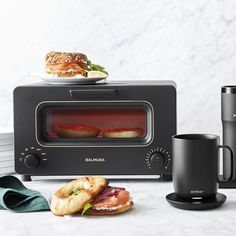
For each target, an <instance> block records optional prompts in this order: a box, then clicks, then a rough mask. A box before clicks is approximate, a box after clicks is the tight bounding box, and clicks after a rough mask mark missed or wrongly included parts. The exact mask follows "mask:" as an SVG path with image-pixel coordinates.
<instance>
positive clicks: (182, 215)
mask: <svg viewBox="0 0 236 236" xmlns="http://www.w3.org/2000/svg"><path fill="white" fill-rule="evenodd" d="M66 182H68V180H34V181H32V182H25V183H24V184H25V185H26V186H27V187H28V188H32V189H35V190H38V191H40V192H41V193H42V194H45V195H47V196H50V195H51V194H52V193H53V192H54V191H55V190H57V189H58V188H59V187H61V186H62V185H63V184H64V183H66ZM110 184H111V185H116V186H124V187H126V188H127V189H128V190H130V192H131V194H132V197H133V200H134V203H135V207H134V208H133V209H132V210H131V211H129V212H126V213H124V214H121V215H117V216H112V217H91V216H65V217H58V216H54V215H53V214H52V213H51V212H49V211H47V212H33V213H13V212H9V211H6V210H1V211H0V232H1V236H15V235H17V236H28V235H34V236H37V235H40V236H44V235H57V236H65V235H89V236H90V235H112V236H113V235H122V236H126V235H129V236H130V235H135V236H138V235H142V236H143V235H161V236H163V235H172V236H173V235H182V236H183V235H192V236H194V235H196V236H198V235H201V236H203V235H208V236H209V235H214V236H216V235H221V236H223V235H234V234H235V233H236V223H235V222H236V189H220V191H219V192H221V193H224V194H226V195H227V201H226V203H225V204H224V205H223V206H222V207H221V208H218V209H214V210H208V211H184V210H179V209H176V208H174V207H172V206H170V205H169V204H168V203H167V201H166V200H165V196H166V195H167V194H168V193H170V192H172V191H173V185H172V183H171V182H160V181H158V180H126V181H125V180H113V181H110Z"/></svg>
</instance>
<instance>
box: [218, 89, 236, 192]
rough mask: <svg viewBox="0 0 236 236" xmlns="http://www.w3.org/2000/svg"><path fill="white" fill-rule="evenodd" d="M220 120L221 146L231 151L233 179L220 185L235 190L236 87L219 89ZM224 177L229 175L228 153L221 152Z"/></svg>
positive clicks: (225, 151)
mask: <svg viewBox="0 0 236 236" xmlns="http://www.w3.org/2000/svg"><path fill="white" fill-rule="evenodd" d="M221 119H222V125H223V145H226V146H229V147H230V148H231V150H232V151H233V163H232V167H233V168H232V169H233V177H232V180H231V181H230V182H229V183H223V184H220V187H222V188H224V187H225V188H236V85H235V86H224V87H222V88H221ZM223 155H224V159H223V160H224V161H223V169H224V172H223V173H224V177H225V178H228V177H229V175H230V168H231V163H230V161H231V160H230V153H229V152H228V151H227V150H224V151H223Z"/></svg>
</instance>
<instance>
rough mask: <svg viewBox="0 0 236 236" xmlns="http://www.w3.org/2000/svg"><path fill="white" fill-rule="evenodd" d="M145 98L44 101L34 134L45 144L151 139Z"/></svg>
mask: <svg viewBox="0 0 236 236" xmlns="http://www.w3.org/2000/svg"><path fill="white" fill-rule="evenodd" d="M153 114H154V113H153V109H152V106H151V105H149V103H147V102H122V101H117V102H106V101H104V102H103V101H100V102H89V101H88V102H87V101H86V102H43V103H41V104H40V105H38V107H37V110H36V132H37V134H36V136H37V140H38V142H39V143H40V144H41V145H45V146H81V147H83V146H91V147H101V146H110V147H112V146H115V145H116V146H142V145H147V144H148V143H149V142H151V141H152V140H153V130H154V127H153V126H154V125H153Z"/></svg>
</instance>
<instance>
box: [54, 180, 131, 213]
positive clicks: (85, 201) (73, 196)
mask: <svg viewBox="0 0 236 236" xmlns="http://www.w3.org/2000/svg"><path fill="white" fill-rule="evenodd" d="M133 205H134V203H133V201H132V199H131V197H130V193H129V192H128V191H126V190H125V188H119V187H112V186H108V180H106V179H105V178H103V177H100V176H88V177H82V178H79V179H76V180H73V181H71V182H69V183H68V184H66V185H65V186H63V187H62V188H60V189H59V190H57V191H56V193H55V194H54V196H53V197H52V201H51V206H50V208H51V211H52V213H53V214H54V215H58V216H63V215H71V214H75V213H79V214H82V215H96V216H99V215H103V216H104V215H116V214H119V213H122V212H125V211H127V210H129V209H131V208H132V207H133Z"/></svg>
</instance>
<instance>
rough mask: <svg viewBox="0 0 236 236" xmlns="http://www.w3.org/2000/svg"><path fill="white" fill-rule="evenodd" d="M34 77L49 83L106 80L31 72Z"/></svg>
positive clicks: (81, 82) (83, 82)
mask: <svg viewBox="0 0 236 236" xmlns="http://www.w3.org/2000/svg"><path fill="white" fill-rule="evenodd" d="M30 75H31V76H32V77H37V78H39V79H41V80H42V81H44V82H46V83H49V84H94V83H96V82H97V81H100V80H106V78H107V76H105V77H83V76H79V75H78V76H73V77H58V76H57V75H50V74H35V73H34V74H30Z"/></svg>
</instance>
